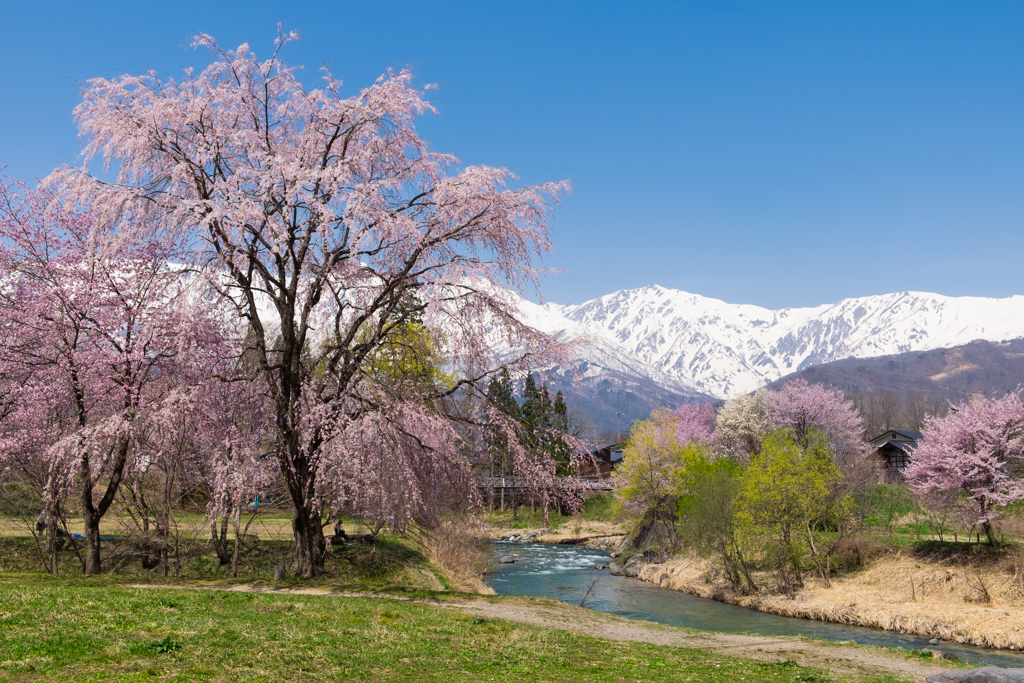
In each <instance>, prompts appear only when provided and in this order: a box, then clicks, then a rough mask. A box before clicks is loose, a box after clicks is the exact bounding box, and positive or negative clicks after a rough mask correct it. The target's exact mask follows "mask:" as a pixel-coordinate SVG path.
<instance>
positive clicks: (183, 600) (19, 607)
mask: <svg viewBox="0 0 1024 683" xmlns="http://www.w3.org/2000/svg"><path fill="white" fill-rule="evenodd" d="M39 680H46V681H51V680H52V681H161V680H163V681H274V682H275V683H276V682H278V681H373V682H374V683H380V682H382V681H423V680H426V681H492V680H493V681H558V682H559V683H566V682H569V681H687V680H692V681H729V682H730V683H735V682H736V681H766V682H771V681H797V680H799V681H804V682H806V681H825V680H832V677H831V676H830V675H829V674H827V673H825V672H821V671H816V670H813V669H807V668H802V667H798V666H796V665H794V664H793V663H779V664H766V663H759V662H755V661H751V660H744V659H735V658H729V657H722V656H717V655H712V654H707V653H704V652H701V651H697V650H688V649H682V648H671V647H658V646H654V645H647V644H641V643H623V642H610V641H604V640H600V639H597V638H592V637H588V636H581V635H575V634H572V633H569V632H566V631H556V630H549V629H542V628H536V627H531V626H526V625H520V624H515V623H510V622H504V621H500V620H492V619H482V618H479V617H471V616H466V615H463V614H461V613H459V612H457V611H454V610H450V609H446V608H443V607H440V606H437V605H430V604H421V603H412V602H405V601H399V600H388V599H379V598H344V597H332V596H314V595H294V594H290V595H283V594H276V595H275V594H260V593H232V592H225V591H200V590H166V589H131V588H119V587H96V586H88V585H70V586H69V585H46V584H6V583H0V681H39Z"/></svg>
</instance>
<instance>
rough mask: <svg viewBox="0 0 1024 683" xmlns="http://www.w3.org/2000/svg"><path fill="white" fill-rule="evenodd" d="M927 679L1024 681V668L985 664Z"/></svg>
mask: <svg viewBox="0 0 1024 683" xmlns="http://www.w3.org/2000/svg"><path fill="white" fill-rule="evenodd" d="M925 680H926V681H927V683H1024V669H1001V668H999V667H998V666H984V667H982V668H980V669H971V670H968V671H943V672H942V673H939V674H933V675H931V676H929V677H928V678H926V679H925Z"/></svg>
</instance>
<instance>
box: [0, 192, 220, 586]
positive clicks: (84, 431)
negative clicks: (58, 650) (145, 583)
mask: <svg viewBox="0 0 1024 683" xmlns="http://www.w3.org/2000/svg"><path fill="white" fill-rule="evenodd" d="M61 190H62V188H60V186H59V185H57V184H54V185H53V186H52V187H51V188H50V189H48V190H40V191H30V190H28V189H27V188H26V187H25V186H24V185H18V184H3V185H0V272H4V273H5V274H6V279H5V281H4V283H3V288H2V296H0V316H2V318H0V324H2V325H3V326H4V330H5V336H4V338H3V340H2V343H0V347H2V354H3V359H4V362H5V363H7V364H9V365H14V366H16V367H18V368H20V371H21V372H22V373H24V376H25V380H26V387H31V389H30V390H27V391H24V392H23V393H22V396H21V399H22V401H23V402H24V403H23V404H22V410H23V411H25V412H26V413H33V412H34V413H36V414H38V415H52V416H53V419H52V420H49V421H48V422H47V424H46V429H47V433H46V435H45V437H46V438H45V440H44V441H41V442H39V444H38V446H37V452H38V451H40V450H42V449H45V451H43V452H42V453H41V455H42V456H43V457H44V458H45V462H46V472H47V474H46V490H45V491H44V495H45V497H46V498H47V499H48V501H49V502H48V507H49V508H50V510H51V511H53V510H55V506H56V501H57V500H59V499H60V498H62V497H63V496H64V495H69V494H71V493H72V492H73V493H74V494H75V495H76V496H77V497H78V504H79V506H80V508H81V513H82V515H83V518H84V524H85V537H86V556H85V572H86V573H87V574H96V573H99V572H100V571H101V570H102V561H101V556H100V532H99V524H100V520H101V519H102V518H103V516H104V515H105V514H106V513H107V511H108V510H109V509H110V507H111V505H112V504H113V503H114V501H115V496H116V495H117V492H118V489H119V487H120V485H121V482H122V480H123V477H124V475H125V472H126V468H131V467H132V465H131V462H130V459H131V457H133V455H132V446H133V439H134V436H135V431H136V428H137V426H138V425H139V423H140V422H141V421H143V420H145V419H146V416H147V415H148V414H149V413H150V412H151V411H153V410H155V409H156V408H157V407H158V406H159V405H160V403H161V402H162V401H163V400H164V399H165V398H166V397H167V396H168V395H169V394H170V392H172V391H173V390H174V388H175V387H176V386H177V382H178V378H179V377H180V376H181V373H182V372H183V371H185V369H187V368H190V367H195V366H196V365H197V359H198V358H200V357H201V356H203V354H205V353H209V352H210V351H211V350H213V349H215V348H216V345H211V343H210V342H211V339H209V338H204V337H203V334H204V333H205V332H208V331H209V329H210V328H209V327H208V326H206V325H204V323H203V321H204V320H205V319H207V316H206V313H205V312H204V311H206V310H208V306H207V305H205V304H204V303H203V302H201V301H198V300H196V299H194V298H193V299H190V298H189V296H187V295H186V294H187V289H188V278H185V277H183V275H182V273H181V271H180V270H176V269H175V268H173V267H172V266H171V265H170V264H171V261H172V258H173V256H174V254H175V250H176V247H177V245H176V244H175V243H174V242H170V241H166V240H142V239H138V240H129V239H125V236H123V235H120V234H117V233H116V231H115V232H114V233H109V232H103V231H100V230H97V229H96V228H97V225H96V222H95V219H96V217H95V214H93V213H92V212H91V211H90V210H89V208H88V205H87V204H82V205H79V206H72V207H68V206H65V205H64V204H63V202H62V201H61V199H62V196H63V195H62V192H61ZM122 219H123V220H127V221H130V220H131V217H123V218H122ZM215 327H216V325H214V328H215Z"/></svg>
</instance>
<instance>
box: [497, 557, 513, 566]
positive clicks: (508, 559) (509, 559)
mask: <svg viewBox="0 0 1024 683" xmlns="http://www.w3.org/2000/svg"><path fill="white" fill-rule="evenodd" d="M515 561H516V558H515V557H513V556H512V555H502V556H501V557H499V558H498V564H512V563H513V562H515Z"/></svg>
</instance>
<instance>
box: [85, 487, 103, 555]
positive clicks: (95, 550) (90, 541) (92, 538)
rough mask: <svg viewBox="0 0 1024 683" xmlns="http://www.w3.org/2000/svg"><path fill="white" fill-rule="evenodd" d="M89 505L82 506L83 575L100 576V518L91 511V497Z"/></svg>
mask: <svg viewBox="0 0 1024 683" xmlns="http://www.w3.org/2000/svg"><path fill="white" fill-rule="evenodd" d="M90 493H91V492H90ZM86 495H88V494H86ZM83 497H84V496H83ZM89 503H90V504H89V505H87V506H86V505H83V506H82V508H83V510H82V516H83V517H84V521H85V573H86V574H100V573H102V572H103V562H102V560H101V558H100V516H99V515H98V514H96V512H95V510H93V509H92V504H91V503H92V496H91V495H89Z"/></svg>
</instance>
